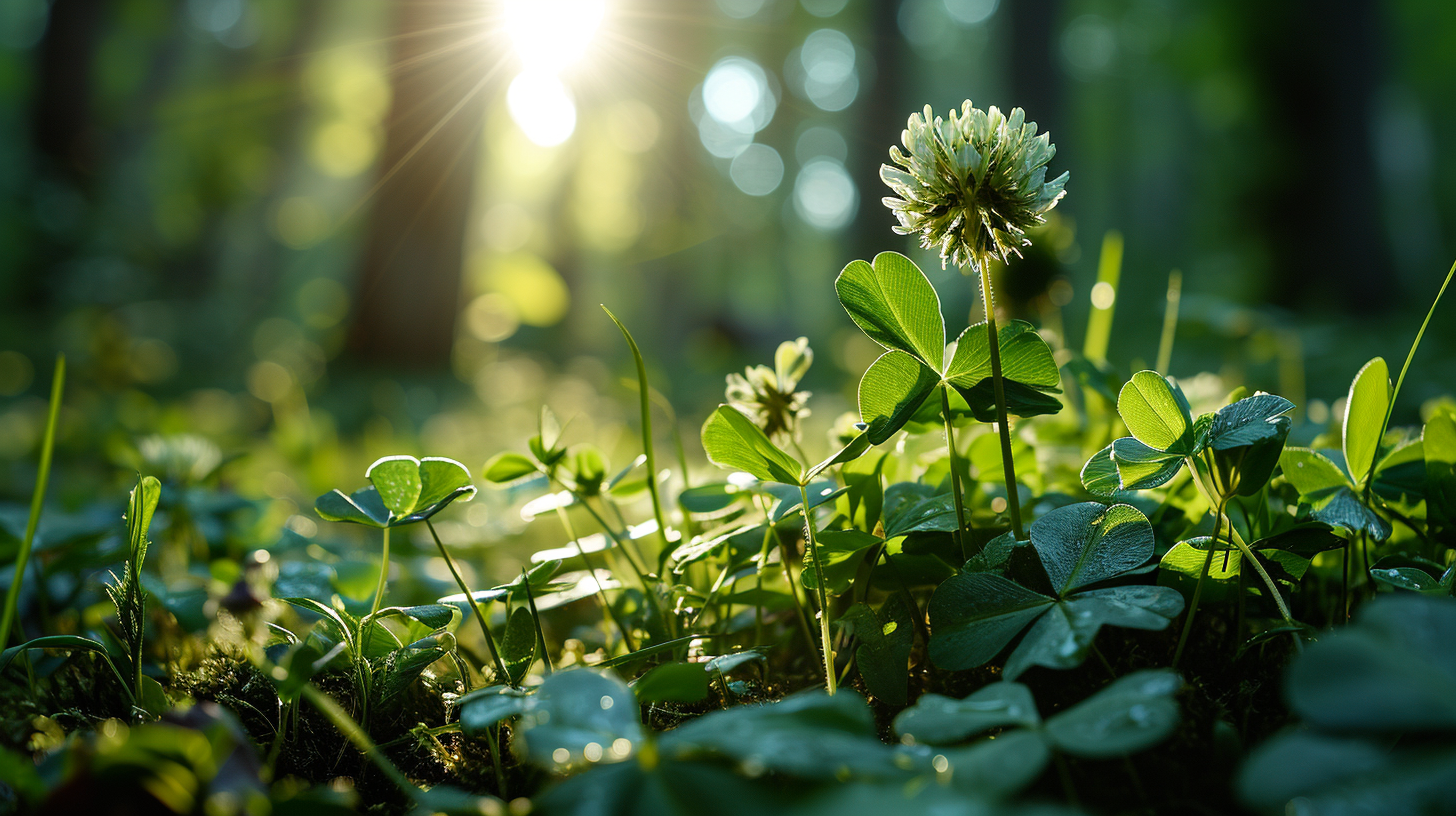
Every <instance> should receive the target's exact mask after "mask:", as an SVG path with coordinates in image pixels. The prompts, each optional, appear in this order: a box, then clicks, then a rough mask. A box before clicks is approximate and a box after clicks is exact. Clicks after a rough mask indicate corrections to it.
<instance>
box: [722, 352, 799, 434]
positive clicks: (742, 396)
mask: <svg viewBox="0 0 1456 816" xmlns="http://www.w3.org/2000/svg"><path fill="white" fill-rule="evenodd" d="M813 362H814V350H813V349H811V348H809V339H808V338H806V337H800V338H799V339H798V340H791V341H785V342H783V343H780V344H779V347H778V351H777V352H775V353H774V365H773V368H769V367H768V366H749V367H748V368H747V369H745V370H744V372H743V373H742V374H729V375H728V388H727V389H726V392H725V393H726V396H727V398H728V404H729V405H731V406H733V407H734V408H736V409H738V411H739V412H741V413H742V414H743V415H744V416H747V417H748V418H749V419H751V420H753V421H754V423H756V424H757V425H758V426H759V427H760V428H762V429H763V432H764V433H765V434H767V435H768V437H769V438H770V439H775V440H782V439H785V438H794V439H797V438H798V434H799V423H800V421H801V420H803V419H804V417H807V416H809V409H808V407H807V406H808V403H809V396H810V394H809V392H808V391H796V390H795V389H796V388H798V386H799V380H801V379H803V378H804V374H805V373H806V372H808V370H809V366H810V365H812V364H813Z"/></svg>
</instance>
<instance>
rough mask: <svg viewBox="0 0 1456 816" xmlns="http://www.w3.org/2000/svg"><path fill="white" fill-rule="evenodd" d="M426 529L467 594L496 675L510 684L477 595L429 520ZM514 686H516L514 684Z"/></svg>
mask: <svg viewBox="0 0 1456 816" xmlns="http://www.w3.org/2000/svg"><path fill="white" fill-rule="evenodd" d="M425 527H427V528H429V530H430V537H431V538H433V539H435V546H436V547H438V548H439V549H440V557H441V558H444V559H445V566H447V567H449V568H450V575H452V576H454V578H455V585H456V586H458V587H460V591H461V592H463V593H465V602H466V603H468V604H470V611H471V612H474V613H475V622H476V623H478V624H479V625H480V633H481V634H482V635H484V636H485V646H486V648H487V649H489V650H490V660H491V663H492V664H493V665H494V667H495V671H496V675H497V676H498V677H499V678H500V679H501V680H504V681H506V682H507V683H509V682H510V679H511V674H510V672H508V671H506V664H505V663H504V662H502V661H501V656H500V650H499V649H497V648H496V645H495V637H494V636H493V635H491V633H490V625H489V624H487V623H486V621H485V615H484V614H483V613H482V612H481V611H480V604H479V603H477V602H476V600H475V594H474V593H472V592H471V591H470V587H468V586H466V585H465V578H464V577H463V576H462V575H461V574H460V568H459V567H457V566H456V565H455V559H454V558H453V557H452V556H451V555H450V551H449V550H446V549H445V544H444V542H442V541H440V536H439V534H437V533H436V532H435V525H434V524H432V523H430V520H429V519H425ZM522 572H524V570H522ZM512 685H515V684H514V683H512Z"/></svg>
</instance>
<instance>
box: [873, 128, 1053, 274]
mask: <svg viewBox="0 0 1456 816" xmlns="http://www.w3.org/2000/svg"><path fill="white" fill-rule="evenodd" d="M900 139H901V141H902V142H904V145H905V151H906V152H903V153H902V152H901V151H900V148H899V147H898V146H892V147H891V148H890V158H891V160H892V161H894V163H895V165H899V166H898V167H896V166H893V165H889V164H885V165H881V166H880V178H881V179H882V180H883V181H884V182H885V184H887V185H889V186H890V189H891V190H893V191H895V193H896V194H897V195H898V196H899V197H898V198H897V197H895V196H886V197H885V199H884V203H885V206H887V207H889V208H890V210H891V211H893V212H894V213H895V217H896V218H897V219H898V220H899V222H900V223H899V225H898V226H896V227H895V232H897V233H899V234H901V235H918V236H919V237H920V245H921V246H922V247H924V248H925V249H936V250H939V252H940V258H941V262H942V263H945V262H946V261H949V262H951V263H953V264H955V265H956V266H957V267H960V268H963V269H975V270H979V269H980V266H981V264H983V263H985V262H986V261H988V260H990V259H991V258H999V259H1001V260H1003V261H1004V260H1006V258H1007V257H1008V256H1009V255H1011V254H1016V255H1018V256H1020V254H1021V252H1020V248H1021V247H1023V246H1028V245H1029V244H1030V241H1029V240H1028V239H1027V238H1026V230H1027V229H1029V228H1031V227H1033V226H1035V225H1037V224H1040V223H1042V222H1044V221H1045V220H1046V213H1047V212H1049V211H1050V210H1051V209H1052V208H1053V207H1055V206H1056V205H1057V202H1058V201H1060V200H1061V198H1062V196H1063V195H1066V192H1065V190H1063V187H1064V186H1065V185H1066V183H1067V174H1066V173H1062V174H1061V175H1060V176H1057V177H1056V178H1055V179H1053V180H1051V181H1047V180H1046V172H1047V171H1046V165H1047V163H1048V162H1050V161H1051V159H1052V157H1053V156H1055V155H1056V152H1057V149H1056V146H1055V145H1053V144H1052V143H1051V137H1050V135H1049V134H1046V133H1043V134H1041V135H1039V136H1038V135H1037V133H1036V123H1035V122H1027V121H1026V113H1025V112H1024V111H1022V109H1021V108H1014V109H1012V111H1011V115H1010V116H1006V115H1004V114H1002V113H1001V111H999V110H997V109H996V108H995V107H994V106H993V107H991V108H990V109H989V110H986V111H982V110H980V109H978V108H975V107H972V106H971V102H970V100H966V101H965V103H964V104H962V105H961V109H960V111H959V113H957V111H954V110H952V111H951V112H950V118H949V119H942V118H941V117H939V116H935V115H934V113H933V111H932V110H931V108H930V106H929V105H926V106H925V111H924V113H923V114H920V113H916V114H911V116H910V121H909V124H908V125H907V126H906V129H905V130H904V132H903V133H902V134H901V136H900Z"/></svg>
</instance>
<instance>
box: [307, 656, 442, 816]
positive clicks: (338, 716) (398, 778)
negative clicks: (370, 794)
mask: <svg viewBox="0 0 1456 816" xmlns="http://www.w3.org/2000/svg"><path fill="white" fill-rule="evenodd" d="M302 692H303V698H304V699H305V700H308V702H309V704H310V705H312V706H313V707H314V708H316V709H318V711H319V713H320V714H322V715H324V718H325V719H327V720H328V721H329V722H330V723H331V724H332V725H333V726H334V728H336V729H338V731H339V733H340V734H343V735H344V738H345V739H347V740H348V741H349V742H352V743H354V747H356V748H358V749H359V752H360V753H362V754H363V755H364V756H365V757H366V758H368V760H369V761H370V762H372V763H374V766H375V767H377V768H378V769H379V770H380V771H382V772H383V773H384V775H385V776H386V777H387V778H388V779H389V781H391V782H393V783H394V784H395V785H397V786H398V787H399V789H400V790H401V791H403V792H404V793H405V794H406V795H408V796H409V797H410V798H411V799H417V798H418V797H419V795H420V789H419V788H418V787H417V786H416V785H415V783H413V782H411V781H410V780H409V777H407V776H405V775H404V774H403V773H402V772H401V771H400V770H399V768H397V767H395V764H394V763H393V762H390V761H389V757H386V756H385V755H384V752H383V751H381V750H379V747H378V746H376V745H375V744H374V741H373V740H371V739H369V734H368V733H367V732H366V731H365V730H364V729H363V728H361V727H360V726H359V724H358V723H356V722H354V720H353V719H352V718H351V717H350V716H349V714H348V712H346V711H344V709H343V707H342V706H340V705H339V704H338V703H337V702H335V701H334V698H332V697H330V696H329V695H327V694H324V693H323V692H322V691H319V690H318V689H317V688H315V687H314V685H313V684H312V683H305V684H304V686H303V690H302Z"/></svg>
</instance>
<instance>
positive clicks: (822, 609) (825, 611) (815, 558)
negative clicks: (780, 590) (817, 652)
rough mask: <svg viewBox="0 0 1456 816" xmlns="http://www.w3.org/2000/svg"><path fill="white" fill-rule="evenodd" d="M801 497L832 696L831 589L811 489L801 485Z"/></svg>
mask: <svg viewBox="0 0 1456 816" xmlns="http://www.w3.org/2000/svg"><path fill="white" fill-rule="evenodd" d="M799 498H800V500H801V501H802V502H803V504H802V505H800V510H802V511H803V513H804V533H805V535H806V536H807V537H808V547H809V561H810V562H812V563H813V564H814V582H815V583H816V584H818V589H819V640H820V641H821V643H822V645H823V648H824V685H825V689H826V690H827V691H828V692H829V694H830V696H833V695H834V688H835V682H834V681H835V677H834V637H833V635H832V634H831V633H830V631H829V590H828V587H826V586H825V585H824V583H825V579H824V564H823V562H822V561H821V560H820V558H819V545H818V544H817V543H815V541H814V513H813V511H812V510H810V509H809V490H808V488H807V487H805V486H804V485H802V484H801V485H799Z"/></svg>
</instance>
